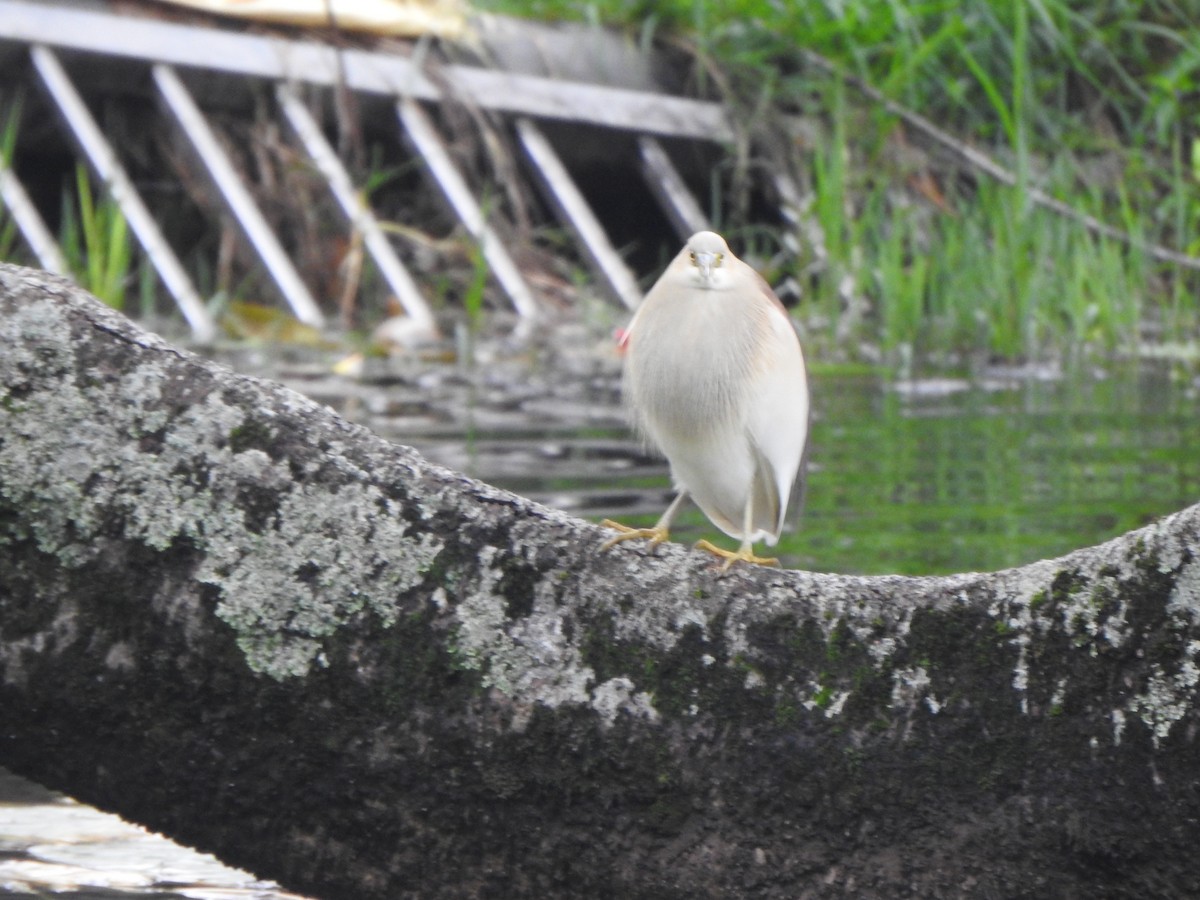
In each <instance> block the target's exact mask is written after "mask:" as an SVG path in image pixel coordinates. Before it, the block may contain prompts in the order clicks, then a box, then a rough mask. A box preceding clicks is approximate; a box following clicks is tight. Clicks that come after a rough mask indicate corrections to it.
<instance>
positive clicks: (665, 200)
mask: <svg viewBox="0 0 1200 900" xmlns="http://www.w3.org/2000/svg"><path fill="white" fill-rule="evenodd" d="M638 155H639V156H640V158H641V161H642V176H643V177H644V178H645V180H646V184H647V185H649V187H650V191H651V193H653V194H654V196H655V197H656V198H657V199H658V202H659V204H660V205H661V206H662V208H663V211H664V212H666V214H667V218H669V219H670V220H671V224H672V225H674V226H675V232H676V233H677V234H678V235H679V237H680V239H681V240H684V241H686V240H687V239H688V238H690V237H691V236H692V235H693V234H695V233H696V232H697V231H709V230H710V228H711V226H710V225H709V222H708V216H706V215H705V214H704V210H702V209H701V208H700V204H699V203H697V202H696V198H695V197H694V196H692V192H691V191H690V190H689V189H688V186H687V184H686V183H685V182H684V180H683V176H681V175H680V174H679V170H678V169H676V168H675V164H674V163H673V162H671V157H670V156H668V155H667V151H666V149H665V148H664V147H663V145H662V144H660V143H659V142H658V141H657V140H656V139H655V138H652V137H648V136H646V135H643V136H642V137H640V138H638Z"/></svg>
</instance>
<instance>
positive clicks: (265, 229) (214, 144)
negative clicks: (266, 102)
mask: <svg viewBox="0 0 1200 900" xmlns="http://www.w3.org/2000/svg"><path fill="white" fill-rule="evenodd" d="M151 73H152V75H153V78H154V83H155V85H156V86H157V87H158V91H159V94H160V95H161V96H162V98H163V100H164V102H165V103H166V107H167V109H168V110H169V111H170V112H171V115H172V116H174V118H175V121H176V122H177V123H178V124H179V127H180V129H181V130H182V131H183V133H184V135H185V136H186V137H187V139H188V140H189V141H190V142H191V144H192V147H193V148H194V149H195V150H196V154H197V155H198V156H199V157H200V161H201V162H202V163H203V164H204V167H205V168H206V169H207V170H208V174H209V176H210V177H211V178H212V181H213V183H214V184H215V185H216V187H217V190H218V191H219V192H220V194H221V197H222V198H223V199H224V201H225V205H226V206H227V207H228V209H229V211H230V213H232V214H233V217H234V219H236V220H237V222H238V224H239V225H240V226H241V228H242V231H243V232H244V233H245V235H246V238H247V239H248V240H249V241H250V243H251V245H252V246H253V247H254V250H255V252H256V253H257V254H258V258H259V260H261V261H262V264H263V265H264V266H265V267H266V269H267V272H268V273H269V274H270V276H271V279H272V280H273V281H274V282H275V284H276V286H277V287H278V288H279V290H280V292H281V293H282V294H283V297H284V299H285V300H286V301H287V304H288V306H290V307H291V308H292V312H293V313H295V315H296V318H297V319H299V320H300V321H301V322H304V323H306V324H308V325H312V326H314V327H316V328H322V327H324V325H325V317H324V316H323V315H322V314H321V310H320V308H319V307H318V306H317V302H316V300H314V299H313V295H312V294H311V293H309V290H308V288H307V287H306V286H305V284H304V281H303V280H301V278H300V273H299V272H297V271H296V267H295V266H294V265H292V260H291V258H290V257H289V256H288V255H287V252H286V251H285V250H284V249H283V245H282V244H280V243H279V238H278V237H276V235H275V231H274V230H273V229H272V228H271V226H270V225H269V224H268V223H267V220H266V217H265V216H264V215H263V214H262V210H260V209H259V208H258V204H257V203H255V202H254V198H253V197H251V196H250V191H248V190H247V189H246V185H245V184H244V183H243V182H242V178H241V176H240V175H239V174H238V172H237V170H236V169H235V168H234V167H233V163H231V162H230V161H229V156H228V155H227V154H226V153H225V149H224V148H223V147H222V146H221V144H220V142H219V141H218V140H217V136H216V134H214V133H213V130H212V128H211V127H210V126H209V124H208V120H207V119H205V117H204V113H203V112H201V111H200V107H199V106H197V105H196V101H195V100H194V99H193V98H192V95H191V94H190V93H189V92H188V89H187V87H185V86H184V83H183V82H182V81H181V80H180V78H179V76H178V75H177V74H176V73H175V70H174V69H173V68H171V67H170V66H167V65H164V64H162V63H158V64H156V65H155V66H154V67H153V68H152V70H151Z"/></svg>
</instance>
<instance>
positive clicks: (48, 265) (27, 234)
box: [0, 160, 71, 278]
mask: <svg viewBox="0 0 1200 900" xmlns="http://www.w3.org/2000/svg"><path fill="white" fill-rule="evenodd" d="M0 200H3V201H4V206H5V207H7V209H8V211H9V213H11V214H12V217H13V221H14V222H16V223H17V230H19V231H20V232H21V236H22V237H24V238H25V241H26V243H28V244H29V248H30V249H31V250H32V251H33V255H34V256H36V257H37V261H38V264H39V265H41V267H42V268H43V269H45V270H46V271H47V272H53V273H54V274H55V275H65V276H67V277H68V278H70V277H71V273H70V272H69V271H67V261H66V258H65V257H64V256H63V252H62V248H61V247H59V246H58V241H56V240H55V239H54V235H52V234H51V233H50V229H49V228H47V227H46V223H45V221H44V220H43V219H42V216H41V213H39V212H38V211H37V207H36V206H34V205H33V201H32V200H30V199H29V194H28V193H26V191H25V186H24V185H22V184H21V181H20V179H19V178H17V174H16V172H14V171H13V170H12V169H10V168H8V166H6V165H4V162H3V160H0Z"/></svg>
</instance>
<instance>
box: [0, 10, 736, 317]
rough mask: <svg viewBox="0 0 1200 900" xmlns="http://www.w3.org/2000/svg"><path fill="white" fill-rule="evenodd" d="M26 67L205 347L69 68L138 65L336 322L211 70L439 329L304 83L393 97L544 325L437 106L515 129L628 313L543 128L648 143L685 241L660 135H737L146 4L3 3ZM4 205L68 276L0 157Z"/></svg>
mask: <svg viewBox="0 0 1200 900" xmlns="http://www.w3.org/2000/svg"><path fill="white" fill-rule="evenodd" d="M21 55H26V56H27V57H28V61H29V62H28V64H29V65H30V66H31V68H32V70H33V72H34V73H35V74H36V78H37V80H38V81H40V83H41V86H42V87H44V88H45V93H46V94H47V95H48V96H49V98H50V99H51V101H52V102H53V105H54V107H55V108H56V110H57V112H58V113H60V114H61V119H62V121H63V122H64V123H65V127H66V130H67V132H68V133H69V136H70V137H71V138H72V139H73V142H74V143H75V144H76V145H77V146H78V147H79V148H80V149H81V151H82V156H83V157H84V158H85V159H86V161H87V163H88V165H89V167H90V168H91V169H92V171H93V172H94V174H95V175H96V176H97V177H98V178H99V179H101V180H102V181H103V182H104V184H105V185H106V186H107V188H108V190H109V192H110V194H111V196H112V198H113V199H114V200H115V202H116V203H117V204H119V206H120V208H121V211H122V212H123V214H124V216H125V217H126V219H127V221H128V223H129V225H130V228H131V230H132V232H133V234H134V236H135V237H136V239H137V241H138V242H139V244H140V246H141V248H142V249H143V251H144V252H145V254H146V256H147V258H148V259H149V260H150V261H151V263H152V264H153V266H154V268H155V270H156V271H157V274H158V276H159V278H160V279H161V282H162V283H163V285H165V287H166V289H167V290H168V291H169V292H170V294H171V296H172V297H173V298H174V301H175V304H176V305H177V306H178V308H179V310H180V311H181V312H182V314H183V315H184V317H185V318H186V319H187V322H188V324H189V326H190V328H191V330H192V332H193V335H194V336H195V337H196V338H197V339H199V340H206V339H208V338H210V337H211V336H212V335H213V334H214V333H215V326H214V323H213V321H212V319H211V317H210V315H209V313H208V312H207V310H206V308H205V305H204V303H203V301H202V300H201V298H200V296H199V293H198V291H197V289H196V287H195V286H194V285H193V283H192V280H191V279H190V278H189V276H188V274H187V272H186V271H185V269H184V267H183V265H182V264H181V263H180V261H179V258H178V256H177V255H176V252H175V250H174V249H173V248H172V247H171V246H170V244H169V243H168V241H167V240H166V239H165V238H164V237H163V234H162V231H161V229H160V228H159V226H158V224H157V223H156V221H155V217H154V214H153V211H152V210H151V208H150V206H149V204H148V203H147V202H146V201H145V200H144V199H143V197H142V196H140V194H139V192H138V190H137V188H136V186H135V184H134V182H133V180H132V179H131V178H130V177H129V176H128V175H127V174H126V170H125V168H124V167H123V165H122V162H121V158H120V153H119V152H118V150H117V149H116V148H115V147H114V142H113V141H112V140H111V139H110V138H109V137H108V136H106V135H105V133H104V131H103V129H102V128H101V126H100V125H99V124H98V122H97V120H96V117H95V116H94V115H93V113H92V111H91V110H90V108H89V105H88V103H87V102H86V101H85V98H84V97H83V96H81V92H80V90H79V88H78V86H77V82H78V78H76V77H74V76H73V74H72V63H73V62H76V61H81V60H82V61H88V60H91V62H92V63H95V62H96V60H97V59H98V60H100V61H102V62H103V63H104V64H105V65H111V66H119V65H125V66H128V65H131V64H132V65H141V66H143V67H145V68H146V69H148V71H149V73H150V80H151V82H152V88H153V91H154V93H155V94H156V95H157V98H158V99H159V101H160V102H161V105H162V107H163V108H164V109H166V110H167V111H168V112H169V114H170V118H171V119H173V120H174V122H175V123H176V125H177V126H178V130H179V132H180V134H181V135H183V136H184V138H185V139H186V141H187V142H189V143H190V145H191V148H192V149H194V151H195V155H196V157H197V158H198V159H199V160H201V161H202V163H203V169H204V170H205V174H206V175H207V177H208V180H209V181H210V182H211V183H212V184H213V185H215V187H216V192H217V193H218V194H219V196H220V198H221V200H222V202H223V204H224V206H225V207H226V209H227V211H228V213H229V214H230V215H231V217H232V218H233V219H234V220H235V221H236V223H237V224H238V226H239V230H240V231H241V232H242V233H243V235H244V236H245V238H246V240H247V242H248V244H249V246H250V247H252V248H253V251H254V254H255V256H256V259H257V260H258V261H260V262H261V264H262V267H263V269H264V270H265V271H266V272H267V273H269V275H270V277H271V279H272V281H273V282H274V284H275V285H276V287H277V288H278V290H279V293H280V294H281V295H282V297H283V298H284V299H285V300H286V301H287V303H288V305H289V306H290V308H291V310H292V312H293V313H294V314H295V316H296V317H297V318H298V319H300V320H301V321H303V322H306V323H309V324H312V325H314V326H321V325H323V324H324V313H323V311H322V309H321V305H320V304H319V303H318V302H317V301H316V300H315V299H314V296H313V293H312V291H311V289H310V288H309V287H308V286H306V285H305V283H304V281H303V280H302V278H301V277H300V275H299V273H298V271H297V267H296V265H295V264H294V263H293V261H292V259H290V258H289V255H288V251H287V249H286V248H285V247H284V245H283V242H282V241H281V240H280V238H279V237H278V236H276V234H274V233H273V231H272V229H271V227H270V226H269V225H268V223H267V220H266V218H265V217H264V216H263V214H262V212H261V211H260V210H259V209H258V207H257V206H256V204H255V201H254V199H253V197H252V196H251V193H250V191H248V190H247V188H246V186H245V185H244V184H243V182H242V176H241V175H240V174H239V172H238V171H237V169H236V167H235V166H234V165H233V164H232V163H231V161H230V159H229V158H228V156H227V154H226V153H225V152H224V151H223V150H222V147H221V144H220V143H219V142H218V140H217V139H216V138H215V136H214V134H213V130H212V128H211V127H210V124H209V122H208V121H207V118H206V113H205V110H204V109H203V108H202V105H201V103H200V102H198V100H197V97H196V92H195V91H194V89H193V88H189V81H192V82H193V84H194V83H196V80H197V79H200V78H203V77H204V76H206V75H209V76H212V75H221V76H226V77H227V76H234V77H236V78H242V79H255V80H260V81H267V82H270V83H271V84H273V86H274V87H273V91H274V96H275V98H276V100H277V111H278V115H279V117H280V119H281V120H282V121H283V122H285V123H286V125H287V127H288V129H289V130H290V131H291V133H292V134H294V135H295V136H296V138H297V140H298V142H299V144H300V145H301V146H302V148H303V152H304V153H305V154H306V155H307V157H308V158H309V159H310V161H311V162H312V164H313V166H314V168H315V169H316V170H317V171H319V172H320V173H321V175H322V177H323V178H324V180H325V182H326V183H327V185H328V189H329V191H330V192H331V194H332V196H333V197H334V198H336V201H337V204H338V206H339V207H340V208H341V210H342V211H343V212H344V214H345V216H346V218H347V219H348V221H349V222H350V223H351V225H352V227H353V229H355V230H356V231H357V233H358V234H359V235H360V236H361V238H362V241H363V244H364V246H365V249H366V252H368V253H369V254H370V256H371V257H372V259H373V260H374V262H375V264H376V266H377V267H378V269H379V271H380V273H381V274H382V276H383V278H384V280H385V281H386V282H387V285H388V287H389V289H390V290H391V291H392V292H393V293H394V295H395V297H396V298H397V299H398V301H399V302H400V304H401V305H402V306H403V307H404V309H405V311H406V312H407V314H408V315H409V316H411V317H413V318H415V319H418V320H425V321H428V320H430V319H431V318H432V313H431V312H430V309H429V306H428V304H427V302H426V300H425V298H424V297H423V295H422V293H421V291H420V290H419V289H418V287H417V284H416V282H415V280H414V278H413V277H412V275H410V274H409V272H408V271H407V269H406V268H405V266H404V264H403V262H402V261H401V259H400V257H399V256H398V255H397V254H396V252H395V250H394V249H393V247H392V246H391V243H390V241H389V239H388V238H387V237H386V235H385V234H384V232H383V230H382V229H381V228H380V225H379V222H378V221H377V219H376V216H375V215H374V214H373V212H372V210H371V208H370V207H369V206H368V205H367V204H366V203H365V202H364V200H363V199H362V197H361V194H360V192H359V191H358V190H357V189H356V186H355V185H354V184H353V182H352V180H351V177H350V175H349V174H348V172H347V169H346V167H345V166H344V165H343V163H342V161H341V160H340V159H339V157H338V155H337V153H336V152H335V151H334V150H333V148H332V147H331V146H330V143H329V141H328V140H327V138H326V137H325V135H324V133H323V130H322V128H321V126H320V124H319V123H318V122H317V121H316V120H315V119H314V117H313V116H312V114H311V112H310V111H309V109H308V108H307V107H306V106H305V104H304V103H302V102H300V101H299V99H298V97H297V89H298V88H300V87H304V86H323V87H331V88H338V89H341V90H349V91H352V92H355V93H356V94H359V95H369V96H371V97H375V98H385V99H386V100H387V101H389V102H391V103H392V105H393V106H394V109H395V114H396V117H397V119H398V122H399V124H400V127H401V129H402V133H403V135H404V137H405V138H406V140H407V142H408V144H409V145H410V146H411V148H412V149H413V151H414V152H415V154H416V155H418V156H419V157H420V159H421V160H422V162H423V164H424V171H425V172H426V174H427V176H428V178H429V180H430V181H431V182H432V183H433V184H434V185H435V186H436V188H437V189H438V191H439V192H440V193H441V194H442V195H443V196H444V198H445V200H446V201H447V203H448V205H449V207H450V208H451V209H452V211H453V214H454V216H455V217H456V218H457V220H458V221H459V222H460V223H461V225H462V227H463V228H464V229H465V230H466V231H467V232H468V233H470V234H471V235H472V236H473V237H474V238H475V239H476V240H477V241H478V242H479V246H480V248H481V251H482V253H483V255H484V258H485V259H486V262H487V266H488V270H489V272H490V275H491V276H492V277H493V278H494V279H495V281H496V283H497V284H498V285H499V287H500V288H501V289H502V291H503V293H504V295H505V296H506V297H507V299H508V301H509V302H510V303H511V305H512V307H513V308H514V309H515V310H516V312H517V313H519V314H520V315H521V316H524V317H535V316H537V315H538V314H539V312H540V307H541V303H540V302H539V298H538V296H537V293H536V291H535V290H533V289H532V288H531V287H530V285H529V284H528V283H527V281H526V279H525V278H524V277H523V276H522V273H521V271H520V269H519V267H518V266H517V265H516V263H515V262H514V259H513V256H512V253H511V252H510V251H511V248H509V247H506V246H505V244H504V242H503V240H501V238H500V237H499V236H498V234H497V232H496V230H495V229H494V228H493V227H492V225H491V224H489V222H488V221H487V217H486V216H485V213H484V210H483V208H482V206H481V203H480V200H479V198H478V197H477V196H475V194H474V193H473V192H472V189H471V187H470V186H469V184H468V181H467V179H466V178H465V177H464V175H463V173H462V172H460V171H459V169H458V168H457V167H456V164H455V162H454V159H453V158H452V156H451V154H450V152H449V151H448V149H447V147H446V144H445V142H444V140H443V138H442V136H441V135H440V134H439V132H438V128H437V127H436V125H435V123H434V121H433V120H432V118H431V117H430V115H429V114H428V112H427V109H426V106H427V105H428V104H431V103H432V104H436V103H441V102H455V103H460V104H465V105H467V106H470V107H474V108H478V109H480V110H484V111H488V112H490V113H494V114H499V115H501V116H503V117H505V118H506V119H509V120H511V123H512V128H513V131H514V134H515V138H516V141H517V143H518V146H519V147H520V148H521V150H522V151H523V153H524V155H525V157H526V162H527V163H528V165H529V168H530V169H531V171H532V173H533V175H534V176H535V179H536V181H537V183H538V185H539V186H540V187H541V188H542V189H543V191H544V193H545V195H546V196H547V198H548V199H549V201H550V205H551V206H552V208H553V209H554V211H555V213H556V214H557V215H558V216H559V218H560V220H561V222H562V223H563V224H564V225H565V226H566V227H567V229H568V230H569V231H570V233H571V234H572V235H573V236H574V239H575V240H576V241H577V242H578V246H579V249H580V251H581V253H580V255H581V257H582V258H584V259H586V260H587V261H588V263H589V264H590V265H591V267H592V269H593V270H594V272H595V274H596V276H597V277H598V279H599V282H600V283H601V284H602V285H603V286H604V287H606V288H607V289H608V292H609V293H610V294H611V295H612V296H613V297H614V298H615V299H617V300H618V301H620V302H621V303H622V304H624V305H625V306H626V307H628V308H633V307H635V306H636V305H637V304H638V303H639V302H640V300H641V292H640V290H639V287H638V283H637V279H636V277H635V276H634V274H633V273H632V272H631V271H630V268H629V266H628V265H627V264H626V262H625V260H624V259H623V258H622V256H621V254H620V252H618V250H617V249H616V248H615V247H614V244H613V242H612V241H611V240H610V238H609V236H608V234H607V233H606V231H605V228H604V227H603V226H602V224H601V222H600V221H599V219H598V217H597V215H596V213H595V212H594V211H593V209H592V208H591V206H590V205H589V203H588V200H587V199H586V198H585V196H584V194H583V192H581V190H580V189H579V187H578V186H577V184H576V183H575V181H574V180H573V179H572V176H571V173H570V171H569V169H568V166H567V165H566V164H564V161H563V159H562V158H561V157H560V155H559V154H558V153H557V152H556V150H555V148H554V145H553V144H552V142H551V140H549V139H548V137H547V135H546V133H545V131H544V129H543V127H542V126H543V123H545V122H548V121H559V122H576V123H583V124H586V125H588V126H592V127H595V126H600V127H602V128H605V129H613V130H619V131H621V132H624V133H625V134H626V135H628V134H633V135H635V136H636V141H637V148H638V159H639V164H640V168H641V172H642V175H643V176H644V178H643V182H644V183H643V184H642V185H640V186H638V185H634V186H630V185H622V186H621V189H622V190H643V191H645V192H646V193H647V194H648V195H650V196H652V197H654V198H655V200H656V202H657V203H658V204H659V205H660V207H661V209H662V210H663V212H664V215H665V217H666V218H667V220H668V221H669V222H670V223H672V225H673V226H674V227H675V229H676V230H677V231H678V233H679V235H680V237H681V238H683V237H686V236H687V235H688V234H690V233H691V232H693V231H696V230H699V229H702V228H705V227H707V220H706V217H705V215H704V213H703V211H702V210H701V207H700V205H699V204H698V203H697V201H696V199H695V198H694V197H693V195H692V194H691V192H690V191H689V190H688V187H687V185H686V184H685V181H684V178H683V177H681V175H680V173H679V172H678V171H677V169H676V167H675V165H674V164H673V162H672V160H671V157H670V155H669V153H668V150H667V149H666V148H664V146H663V144H662V142H661V139H662V138H674V139H679V138H683V139H688V140H695V141H702V142H723V141H728V140H730V139H731V138H732V137H733V129H732V126H731V124H730V122H729V120H728V118H727V116H726V113H725V111H724V110H723V108H722V107H721V106H720V105H719V104H715V103H709V102H704V101H699V100H694V99H688V98H685V97H680V96H673V95H667V94H663V93H657V92H650V91H644V90H631V89H628V88H620V87H608V86H603V85H598V84H585V83H579V82H567V81H562V80H559V79H555V78H549V77H542V76H534V75H528V74H520V73H514V72H508V71H500V70H496V69H490V68H486V67H483V66H475V65H464V64H443V65H440V66H439V67H438V68H437V72H436V77H431V75H430V74H428V73H427V72H426V71H425V69H424V68H423V66H422V62H421V54H420V53H417V54H414V56H413V57H406V56H402V55H398V54H395V53H385V52H379V51H372V50H364V49H354V48H335V47H333V46H330V45H328V44H326V43H321V42H319V41H316V40H312V39H299V38H287V37H277V36H266V35H263V34H255V33H250V32H247V31H244V30H242V31H238V30H231V29H228V28H223V27H218V26H217V25H209V26H204V25H197V24H190V23H188V24H183V23H179V22H172V21H165V20H161V19H157V18H150V17H146V16H139V15H137V14H136V8H135V10H134V12H133V13H131V12H130V11H129V10H128V9H125V10H122V12H121V13H120V14H118V13H116V12H113V11H108V10H107V9H105V8H96V7H94V6H93V7H81V6H78V5H73V4H70V3H66V2H63V3H53V2H52V3H47V2H45V0H42V2H32V0H0V63H6V64H7V65H9V66H12V65H20V64H22V61H21ZM0 199H2V200H3V203H4V205H5V207H7V209H8V211H9V212H10V214H11V216H12V218H13V220H14V221H15V222H16V223H17V226H18V228H19V230H20V232H21V234H22V235H23V237H24V238H25V240H26V241H27V243H28V244H29V246H30V248H31V249H32V251H33V252H34V254H35V255H36V257H37V259H38V260H39V262H40V264H41V265H42V266H43V267H45V268H46V269H48V270H51V271H55V272H63V271H64V270H65V268H66V267H65V264H64V262H63V254H62V252H61V251H60V250H59V248H58V247H57V245H56V243H55V240H54V238H53V236H52V235H51V231H50V229H48V228H47V227H46V226H45V224H44V222H43V221H42V218H41V217H40V216H39V214H38V211H37V208H36V206H35V205H34V204H33V203H32V202H30V200H29V197H28V194H27V192H26V190H25V189H24V187H23V186H22V184H21V182H20V180H19V179H18V177H17V175H16V173H15V172H14V171H13V169H12V168H11V167H10V166H7V165H5V164H4V162H3V161H2V160H0Z"/></svg>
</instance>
